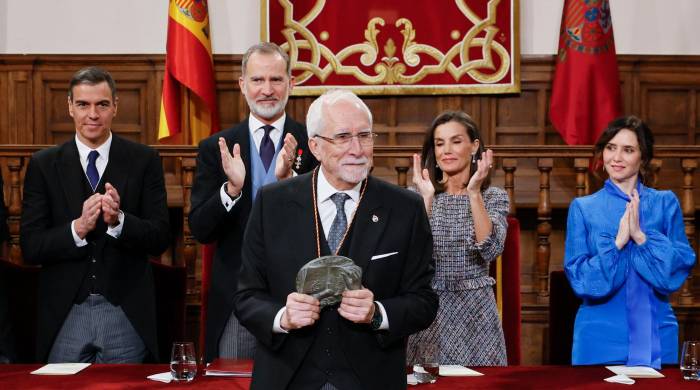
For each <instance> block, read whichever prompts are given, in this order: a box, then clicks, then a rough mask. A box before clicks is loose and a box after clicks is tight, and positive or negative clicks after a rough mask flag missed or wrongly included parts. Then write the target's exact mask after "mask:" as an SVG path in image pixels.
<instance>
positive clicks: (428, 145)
mask: <svg viewBox="0 0 700 390" xmlns="http://www.w3.org/2000/svg"><path fill="white" fill-rule="evenodd" d="M448 122H456V123H459V124H460V125H462V126H464V129H465V131H466V132H467V136H468V137H469V140H470V141H471V142H474V141H476V140H479V148H478V150H477V151H476V154H475V155H474V157H475V162H472V163H471V164H470V165H469V178H470V179H471V177H472V175H474V173H476V170H477V167H478V166H477V163H476V161H478V160H481V155H482V154H483V153H484V141H483V140H482V139H481V136H480V135H479V129H478V128H477V126H476V122H474V120H473V119H472V118H471V117H470V116H469V115H467V114H466V113H464V112H462V111H444V112H442V113H441V114H440V115H438V116H437V117H436V118H435V119H434V120H433V123H431V124H430V128H428V131H427V132H426V134H425V140H424V141H423V152H422V153H421V157H422V160H423V164H424V165H423V167H424V168H426V169H428V172H429V173H430V180H431V181H432V182H433V186H434V187H435V192H444V191H445V186H444V182H443V172H442V170H441V169H440V168H439V167H438V166H437V161H436V160H435V129H437V127H438V126H440V125H444V124H445V123H448ZM467 184H468V182H467V183H464V186H465V187H466V186H467ZM490 185H491V176H490V175H489V176H487V177H486V179H484V181H483V182H482V183H481V191H484V190H485V189H487V188H488V187H489V186H490Z"/></svg>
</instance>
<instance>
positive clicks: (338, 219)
mask: <svg viewBox="0 0 700 390" xmlns="http://www.w3.org/2000/svg"><path fill="white" fill-rule="evenodd" d="M348 199H350V195H348V194H346V193H344V192H336V193H335V194H333V195H331V200H332V201H333V203H335V208H336V213H335V218H334V219H333V224H332V225H331V229H330V230H329V231H328V240H327V241H328V248H330V250H331V253H332V254H335V252H336V251H337V250H338V249H339V248H338V245H340V240H342V239H343V236H344V235H345V230H346V229H347V228H348V219H347V217H346V216H345V201H346V200H348Z"/></svg>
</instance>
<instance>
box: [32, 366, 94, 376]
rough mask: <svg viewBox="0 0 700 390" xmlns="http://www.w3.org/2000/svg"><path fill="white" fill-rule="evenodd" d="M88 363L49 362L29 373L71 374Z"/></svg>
mask: <svg viewBox="0 0 700 390" xmlns="http://www.w3.org/2000/svg"><path fill="white" fill-rule="evenodd" d="M89 365H90V363H49V364H47V365H45V366H43V367H41V368H39V369H36V370H34V371H32V372H31V373H32V374H34V375H73V374H77V373H79V372H80V371H82V370H84V369H85V368H86V367H87V366H89Z"/></svg>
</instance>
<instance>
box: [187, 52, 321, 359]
mask: <svg viewBox="0 0 700 390" xmlns="http://www.w3.org/2000/svg"><path fill="white" fill-rule="evenodd" d="M241 65H242V67H241V71H242V75H241V77H240V78H239V81H238V82H239V86H240V88H241V93H242V94H243V96H244V97H245V99H246V102H247V103H248V107H249V109H250V116H249V117H248V118H247V119H246V120H244V121H243V122H241V123H239V124H237V125H235V126H234V127H232V128H230V129H227V130H223V131H221V132H219V133H217V134H214V135H213V136H211V137H209V138H207V139H204V140H203V141H202V142H201V143H200V144H199V154H198V156H197V172H196V175H195V179H194V184H193V186H192V209H191V211H190V214H189V224H190V230H191V231H192V234H193V235H194V237H195V238H196V239H197V240H198V241H199V242H201V243H215V244H216V250H215V252H214V259H213V265H212V271H211V285H210V288H209V295H208V296H209V302H208V306H207V313H206V315H207V321H206V343H205V356H206V360H207V361H211V360H213V359H214V358H216V357H227V358H252V357H253V354H254V351H255V339H254V338H253V337H252V336H251V334H250V333H248V332H247V331H246V330H245V329H244V328H243V327H241V326H240V324H239V323H238V320H237V319H236V317H235V316H234V315H233V313H232V310H233V293H234V292H235V290H236V280H237V279H238V268H239V267H240V264H241V258H240V253H241V240H242V239H243V232H244V230H245V226H246V223H247V222H248V215H249V213H250V208H251V206H252V204H253V200H254V199H255V196H256V194H257V192H258V190H259V189H260V188H261V187H262V186H263V185H265V184H268V183H272V182H275V181H277V180H278V179H283V178H287V177H290V176H292V170H294V171H296V172H297V173H304V172H307V171H309V170H311V169H312V168H313V167H314V166H316V164H317V161H316V160H315V159H314V157H313V156H312V155H311V153H309V151H308V145H307V135H306V129H305V128H304V126H303V125H301V124H299V123H297V122H295V121H294V120H292V119H291V118H290V117H289V116H287V115H286V114H285V111H284V110H285V106H286V105H287V99H288V97H289V92H290V91H291V90H292V88H293V87H294V78H293V77H292V76H291V72H290V64H289V57H288V56H287V54H286V53H285V52H284V51H283V50H281V49H280V48H279V47H278V46H277V45H275V44H274V43H260V44H257V45H254V46H252V47H251V48H250V49H248V51H247V52H246V53H245V54H244V56H243V60H242V64H241Z"/></svg>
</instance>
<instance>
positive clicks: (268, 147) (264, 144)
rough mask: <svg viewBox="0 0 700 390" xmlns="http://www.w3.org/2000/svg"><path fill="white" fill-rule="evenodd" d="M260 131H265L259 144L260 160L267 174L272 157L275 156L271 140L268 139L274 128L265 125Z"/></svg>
mask: <svg viewBox="0 0 700 390" xmlns="http://www.w3.org/2000/svg"><path fill="white" fill-rule="evenodd" d="M262 129H263V130H265V135H264V136H263V138H262V141H261V142H260V159H261V160H262V163H263V166H264V167H265V172H267V171H268V170H269V169H270V164H271V163H272V157H273V156H274V155H275V145H273V143H272V138H270V132H271V131H272V130H273V129H274V127H272V126H270V125H265V126H263V127H262Z"/></svg>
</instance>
